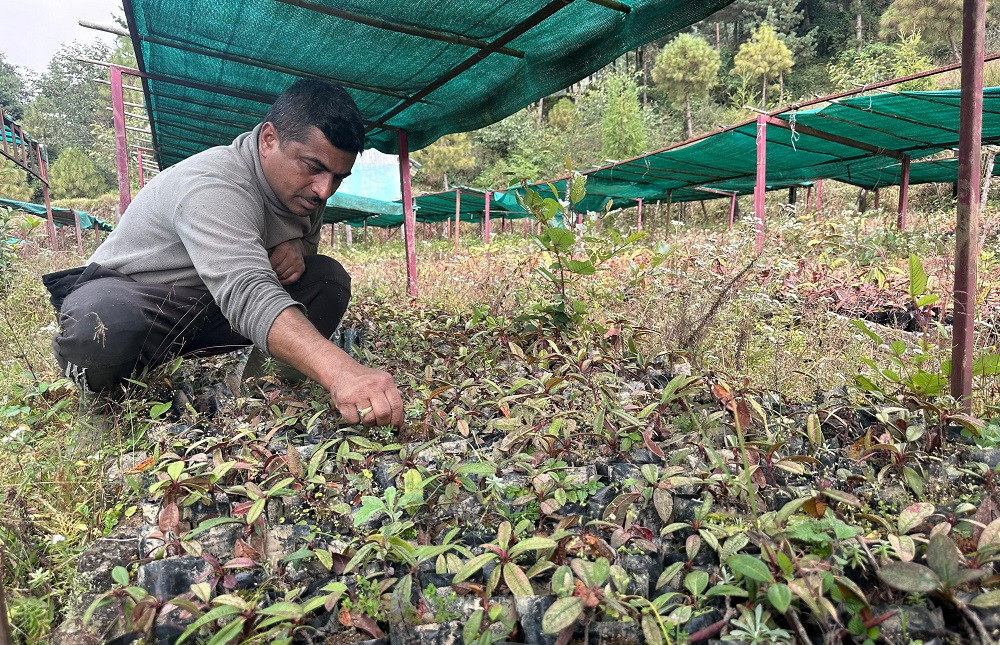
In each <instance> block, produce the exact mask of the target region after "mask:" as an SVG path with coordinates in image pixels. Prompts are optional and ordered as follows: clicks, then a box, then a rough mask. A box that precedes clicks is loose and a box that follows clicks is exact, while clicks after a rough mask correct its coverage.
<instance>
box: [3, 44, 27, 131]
mask: <svg viewBox="0 0 1000 645" xmlns="http://www.w3.org/2000/svg"><path fill="white" fill-rule="evenodd" d="M24 90H25V87H24V79H22V78H21V75H20V74H18V73H17V68H16V67H14V65H13V64H12V63H10V62H8V61H7V59H6V58H4V55H3V52H0V110H3V111H4V112H6V113H7V115H8V116H10V117H11V118H13V119H20V118H21V114H22V111H23V109H24V100H25V95H24Z"/></svg>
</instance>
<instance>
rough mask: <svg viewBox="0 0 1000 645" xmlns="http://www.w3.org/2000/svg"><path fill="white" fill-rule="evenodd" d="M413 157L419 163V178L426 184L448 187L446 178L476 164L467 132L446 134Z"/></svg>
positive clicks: (452, 176)
mask: <svg viewBox="0 0 1000 645" xmlns="http://www.w3.org/2000/svg"><path fill="white" fill-rule="evenodd" d="M413 159H414V160H415V161H416V162H417V163H419V164H421V168H420V179H421V181H422V182H423V183H424V184H425V185H427V186H444V188H445V190H447V189H448V178H449V177H451V178H452V179H454V178H455V175H457V174H459V173H461V172H462V171H464V170H471V169H472V168H474V167H475V165H476V159H475V157H473V156H472V140H471V139H470V138H469V134H468V133H467V132H460V133H458V134H447V135H445V136H443V137H441V138H440V139H438V140H437V141H435V142H434V143H432V144H431V145H429V146H427V147H426V148H424V149H423V150H420V151H419V152H415V153H413Z"/></svg>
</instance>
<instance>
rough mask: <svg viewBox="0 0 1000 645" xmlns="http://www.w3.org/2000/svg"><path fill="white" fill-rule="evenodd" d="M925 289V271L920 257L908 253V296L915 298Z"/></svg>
mask: <svg viewBox="0 0 1000 645" xmlns="http://www.w3.org/2000/svg"><path fill="white" fill-rule="evenodd" d="M926 290H927V273H926V272H925V271H924V265H923V264H921V263H920V258H918V257H917V256H916V255H914V254H912V253H911V254H910V297H911V298H913V299H914V300H916V299H917V298H919V297H920V296H922V295H923V294H924V291H926Z"/></svg>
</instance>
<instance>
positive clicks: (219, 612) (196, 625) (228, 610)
mask: <svg viewBox="0 0 1000 645" xmlns="http://www.w3.org/2000/svg"><path fill="white" fill-rule="evenodd" d="M239 613H241V612H240V610H239V609H237V608H236V607H233V606H232V605H220V606H219V607H215V608H214V609H212V610H211V611H209V612H208V613H206V614H205V615H203V616H202V617H201V618H199V619H198V620H196V621H194V622H193V623H191V624H190V625H188V628H187V629H186V630H184V633H183V634H181V636H180V638H178V639H177V645H180V644H181V643H183V642H184V641H185V640H187V639H188V637H189V636H192V635H193V634H196V633H197V632H198V630H199V629H201V626H202V625H207V624H208V623H210V622H212V621H213V620H219V619H220V618H225V617H226V616H232V615H233V614H239Z"/></svg>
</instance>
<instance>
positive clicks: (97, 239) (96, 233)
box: [92, 218, 101, 246]
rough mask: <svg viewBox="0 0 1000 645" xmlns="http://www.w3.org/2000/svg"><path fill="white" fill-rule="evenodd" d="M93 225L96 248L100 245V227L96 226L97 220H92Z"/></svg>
mask: <svg viewBox="0 0 1000 645" xmlns="http://www.w3.org/2000/svg"><path fill="white" fill-rule="evenodd" d="M92 223H93V225H94V240H96V241H97V246H100V245H101V227H100V226H98V224H97V218H94V221H93V222H92Z"/></svg>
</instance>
